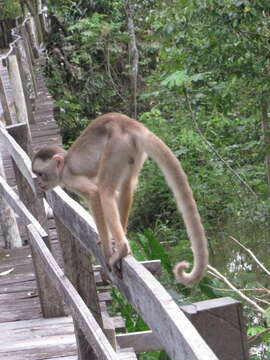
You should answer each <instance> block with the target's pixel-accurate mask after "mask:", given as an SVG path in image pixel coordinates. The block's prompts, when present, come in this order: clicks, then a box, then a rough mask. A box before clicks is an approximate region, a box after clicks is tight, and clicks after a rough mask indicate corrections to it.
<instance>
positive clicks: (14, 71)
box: [8, 53, 30, 134]
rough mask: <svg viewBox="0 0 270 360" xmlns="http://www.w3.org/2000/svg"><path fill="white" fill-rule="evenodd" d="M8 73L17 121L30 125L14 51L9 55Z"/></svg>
mask: <svg viewBox="0 0 270 360" xmlns="http://www.w3.org/2000/svg"><path fill="white" fill-rule="evenodd" d="M8 73H9V77H10V82H11V86H12V90H13V96H14V100H15V108H16V114H17V122H19V123H26V124H27V125H28V126H29V116H28V109H27V106H26V99H25V93H24V89H23V84H22V79H21V75H20V70H19V65H18V60H17V56H16V55H15V54H14V53H12V54H11V55H10V56H9V57H8ZM29 134H30V131H29Z"/></svg>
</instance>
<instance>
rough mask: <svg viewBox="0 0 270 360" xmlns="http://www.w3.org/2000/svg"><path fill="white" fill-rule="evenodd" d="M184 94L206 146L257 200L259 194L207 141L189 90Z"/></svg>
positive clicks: (194, 122)
mask: <svg viewBox="0 0 270 360" xmlns="http://www.w3.org/2000/svg"><path fill="white" fill-rule="evenodd" d="M184 94H185V98H186V102H187V105H188V108H189V111H190V114H191V118H192V121H193V124H194V126H195V128H196V130H197V132H198V134H199V135H200V137H201V138H202V139H203V141H204V142H205V144H206V145H207V146H208V147H209V148H210V149H211V150H212V152H213V153H214V154H215V155H216V156H217V158H218V159H219V160H220V161H222V162H223V164H224V165H225V166H226V167H227V168H228V169H229V170H230V171H231V172H232V173H233V175H234V176H236V177H237V179H238V180H239V181H240V182H241V183H242V184H243V185H245V186H246V188H247V189H248V190H249V191H250V192H251V193H252V194H253V195H254V196H255V197H256V198H257V194H256V193H255V192H254V191H253V190H252V189H251V187H250V186H249V184H248V183H247V182H246V181H245V180H244V179H243V178H242V177H241V176H240V175H239V174H237V172H236V171H235V170H234V169H233V168H232V167H231V166H230V165H229V164H228V163H227V162H226V160H224V159H223V157H222V156H221V155H220V154H219V152H218V151H217V150H216V149H215V148H214V146H213V145H212V144H211V143H210V142H209V141H208V140H207V139H206V137H205V136H204V135H203V133H202V131H201V129H200V128H199V125H198V122H197V120H196V117H195V114H194V112H193V110H192V107H191V103H190V101H189V97H188V94H187V90H186V89H185V88H184Z"/></svg>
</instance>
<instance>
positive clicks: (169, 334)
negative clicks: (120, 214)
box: [47, 187, 217, 360]
mask: <svg viewBox="0 0 270 360" xmlns="http://www.w3.org/2000/svg"><path fill="white" fill-rule="evenodd" d="M47 199H48V203H49V204H50V206H51V207H52V208H53V210H54V213H55V214H56V215H57V216H59V217H61V221H63V223H64V224H65V226H67V227H68V228H69V229H70V231H71V232H72V233H73V234H74V236H76V237H77V238H78V240H79V241H81V243H82V245H83V246H84V247H85V248H86V249H87V250H88V251H89V252H91V253H92V255H94V256H95V257H96V259H97V260H98V261H99V262H100V263H101V264H102V265H103V267H104V270H105V269H106V266H105V263H104V257H103V255H102V251H101V249H100V245H99V244H98V236H97V233H96V227H95V225H94V223H93V219H92V218H91V216H90V214H89V213H88V212H87V211H85V210H84V209H83V208H82V207H81V206H80V205H79V204H78V203H76V202H75V201H74V200H72V199H71V198H70V197H69V196H68V195H67V194H66V193H65V192H64V191H63V190H62V189H60V188H59V187H58V188H56V189H54V190H53V191H51V192H49V193H48V194H47ZM122 272H123V280H119V279H116V278H115V277H113V276H112V275H111V274H110V273H107V275H108V276H109V277H111V279H112V280H113V282H114V283H115V284H116V285H117V286H118V288H119V289H120V290H121V292H122V293H123V294H124V295H125V296H126V298H127V299H128V301H129V302H130V303H131V304H132V305H133V306H134V307H135V309H136V310H137V311H138V312H139V313H140V315H141V316H142V317H143V319H144V320H145V321H146V322H147V323H148V325H149V326H150V327H151V329H152V330H153V332H154V333H155V335H156V336H157V337H158V338H159V340H160V342H161V344H162V347H163V348H164V349H165V350H166V351H167V353H168V354H169V355H170V356H171V358H172V359H174V360H180V359H181V360H182V359H183V358H184V359H186V360H191V359H192V360H198V359H200V360H204V359H205V360H214V359H217V357H216V356H215V354H214V353H213V351H212V350H211V349H210V348H209V347H208V346H207V345H206V343H205V342H204V341H203V339H202V338H201V336H200V335H199V333H198V332H197V330H196V329H195V327H194V326H193V325H192V324H191V322H190V321H189V320H188V319H187V317H186V316H185V315H184V313H183V312H182V311H181V310H180V309H179V307H178V306H177V305H176V303H175V302H174V301H173V299H172V298H171V296H170V295H169V294H168V293H167V292H166V290H165V289H164V288H163V287H162V285H161V284H160V283H159V282H158V281H157V280H156V279H155V278H154V277H153V276H152V275H151V274H150V273H149V272H148V271H147V270H146V269H145V268H144V267H143V266H142V265H141V264H139V263H138V262H137V261H136V260H135V259H134V258H133V257H132V256H127V257H125V258H124V259H123V260H122Z"/></svg>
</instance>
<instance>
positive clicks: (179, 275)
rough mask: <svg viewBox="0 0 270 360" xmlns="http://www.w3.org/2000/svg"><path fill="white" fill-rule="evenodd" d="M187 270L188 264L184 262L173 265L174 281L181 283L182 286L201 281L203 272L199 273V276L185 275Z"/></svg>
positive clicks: (192, 273)
mask: <svg viewBox="0 0 270 360" xmlns="http://www.w3.org/2000/svg"><path fill="white" fill-rule="evenodd" d="M188 268H189V263H188V262H186V261H182V262H180V263H178V264H176V265H175V267H174V269H173V272H174V275H175V278H176V280H178V281H179V282H181V283H182V284H183V285H185V286H187V285H193V284H195V283H197V282H199V281H200V280H201V278H202V277H203V274H204V271H202V272H200V274H194V272H193V271H192V272H191V273H187V272H186V271H185V270H187V269H188Z"/></svg>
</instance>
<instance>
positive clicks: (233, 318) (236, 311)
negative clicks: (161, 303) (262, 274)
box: [181, 297, 249, 360]
mask: <svg viewBox="0 0 270 360" xmlns="http://www.w3.org/2000/svg"><path fill="white" fill-rule="evenodd" d="M181 308H182V310H183V311H184V312H185V314H186V315H187V316H188V318H189V319H190V320H191V322H192V323H193V324H194V326H195V327H196V329H198V331H200V334H201V335H202V337H203V338H204V339H205V341H206V342H207V343H208V345H209V346H210V347H211V348H212V349H213V350H214V351H215V353H216V354H217V355H218V356H219V359H221V360H246V359H248V358H249V355H248V344H247V334H246V329H245V326H244V321H243V314H242V304H241V303H240V302H239V301H236V300H234V299H232V298H229V297H226V298H219V299H212V300H207V301H200V302H197V303H194V304H191V305H185V306H182V307H181Z"/></svg>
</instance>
